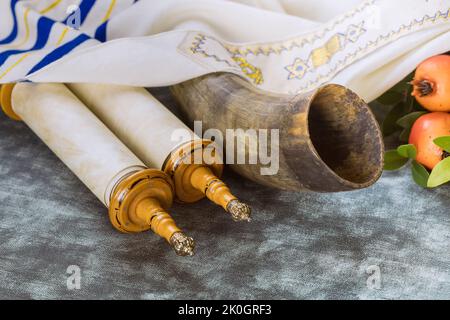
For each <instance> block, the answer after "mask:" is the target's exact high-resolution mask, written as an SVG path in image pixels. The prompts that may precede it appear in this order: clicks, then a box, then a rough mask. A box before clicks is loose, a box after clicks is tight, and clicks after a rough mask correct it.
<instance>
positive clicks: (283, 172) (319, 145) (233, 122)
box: [171, 73, 384, 192]
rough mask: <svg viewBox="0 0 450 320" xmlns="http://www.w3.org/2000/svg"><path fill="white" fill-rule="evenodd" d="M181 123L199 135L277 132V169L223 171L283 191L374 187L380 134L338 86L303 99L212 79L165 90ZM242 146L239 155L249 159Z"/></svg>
mask: <svg viewBox="0 0 450 320" xmlns="http://www.w3.org/2000/svg"><path fill="white" fill-rule="evenodd" d="M171 91H172V93H173V95H174V96H175V97H176V98H177V100H178V102H179V104H180V106H181V109H182V111H183V113H184V116H185V117H186V119H187V120H188V121H189V122H190V123H193V121H195V120H198V121H202V122H203V129H204V130H207V129H209V128H217V129H219V130H222V131H225V130H226V129H237V128H241V129H243V130H247V129H256V130H257V129H279V135H280V142H279V144H280V163H279V165H280V169H279V171H278V173H277V174H276V175H265V176H264V175H261V174H260V169H261V167H262V165H261V164H258V165H248V164H243V165H241V164H231V167H232V168H233V169H234V170H235V171H237V172H238V173H240V174H241V175H243V176H245V177H247V178H249V179H251V180H254V181H256V182H259V183H261V184H264V185H267V186H271V187H276V188H280V189H286V190H295V191H301V190H312V191H319V192H337V191H349V190H355V189H360V188H365V187H368V186H370V185H372V184H373V183H375V182H376V181H377V180H378V178H379V177H380V175H381V173H382V169H383V154H384V145H383V140H382V135H381V132H380V129H379V126H378V123H377V122H376V120H375V118H374V116H373V114H372V112H371V111H370V109H369V107H368V106H367V104H366V103H365V102H364V101H363V100H362V99H360V98H359V97H358V96H357V95H356V94H355V93H353V92H351V91H350V90H348V89H347V88H345V87H342V86H339V85H333V84H330V85H325V86H323V87H321V88H319V89H317V90H315V91H313V92H310V93H307V94H304V95H279V94H272V93H268V92H264V91H261V90H259V89H257V88H255V87H254V86H252V85H251V84H249V83H248V82H247V81H245V80H243V79H241V78H240V77H238V76H235V75H232V74H227V73H217V74H212V75H207V76H203V77H200V78H197V79H193V80H190V81H187V82H184V83H181V84H178V85H175V86H173V87H171ZM249 145H250V143H248V142H247V146H246V153H247V154H246V156H247V158H248V157H249V156H250V155H249V152H253V151H252V150H251V149H250V148H249V147H248V146H249Z"/></svg>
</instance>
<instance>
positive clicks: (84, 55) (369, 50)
mask: <svg viewBox="0 0 450 320" xmlns="http://www.w3.org/2000/svg"><path fill="white" fill-rule="evenodd" d="M4 2H5V3H1V4H0V18H2V19H1V20H0V26H1V29H0V40H1V39H2V38H4V37H6V36H7V34H8V33H9V31H10V29H11V26H12V20H11V18H9V17H8V14H9V13H8V11H9V9H8V8H9V4H7V3H6V2H8V1H4ZM54 2H55V0H40V1H39V0H35V1H31V0H30V1H20V3H19V7H20V8H19V9H20V10H18V11H20V12H18V13H17V14H18V16H19V17H20V16H21V14H22V15H23V13H24V11H25V8H26V7H27V6H29V7H30V8H32V12H31V13H29V19H30V21H32V23H30V25H33V23H37V21H38V19H39V17H40V15H42V14H39V11H42V10H43V9H45V8H48V6H49V5H51V4H52V3H54ZM57 2H59V3H58V5H57V6H56V7H55V8H54V9H53V10H49V11H48V12H45V13H44V15H46V16H48V17H50V18H51V19H53V20H56V21H62V20H63V19H64V17H65V16H66V15H67V11H66V10H65V8H67V7H68V6H69V5H70V4H73V3H75V4H81V3H82V0H78V1H73V0H59V1H57ZM133 2H134V1H132V0H122V1H121V0H117V1H114V0H102V1H97V3H96V4H95V6H94V7H93V9H92V10H91V11H90V12H89V14H88V15H87V18H86V19H85V21H84V22H83V24H82V26H81V29H80V31H83V32H84V33H86V34H88V35H90V36H91V37H94V34H96V33H97V32H96V31H97V30H98V26H99V25H100V24H101V22H102V19H105V16H108V13H111V19H110V21H109V22H108V25H107V28H106V30H107V39H108V41H107V42H106V43H100V42H99V41H97V40H95V39H88V40H87V41H84V42H82V43H81V44H80V45H79V46H77V47H75V48H74V49H73V50H72V51H70V52H69V53H67V54H66V55H64V56H62V57H61V58H60V59H59V60H56V61H55V62H53V63H51V64H49V65H46V66H45V67H43V68H41V69H39V70H37V71H36V72H33V73H31V74H28V73H29V71H30V70H32V68H33V67H35V66H36V64H38V63H39V62H40V61H42V59H43V58H44V57H45V56H46V55H48V54H49V53H50V52H52V51H53V50H55V48H58V45H56V43H57V42H58V39H60V38H61V33H62V32H64V29H65V28H66V27H65V25H64V24H63V23H59V22H58V23H56V24H55V25H54V26H53V27H52V30H51V33H50V38H49V40H48V43H47V44H46V46H45V47H44V48H43V49H39V50H34V51H33V52H32V53H31V54H30V55H29V56H28V57H26V59H23V61H19V60H20V57H22V56H23V55H24V54H25V53H21V54H14V55H12V56H10V57H9V58H8V59H7V60H6V62H5V63H4V64H3V65H1V67H0V83H5V82H12V81H18V80H25V79H26V80H30V81H35V82H90V83H94V82H97V83H114V84H124V85H134V86H165V85H171V84H175V83H178V82H181V81H185V80H188V79H191V78H194V77H198V76H200V75H204V74H207V73H211V72H218V71H226V72H233V73H235V74H238V75H240V76H242V77H244V78H246V79H248V80H249V81H250V82H251V83H253V84H254V85H255V86H257V87H260V88H262V89H265V90H269V91H273V92H280V93H297V92H304V91H308V90H312V89H314V88H317V87H318V86H320V85H323V84H325V83H339V84H343V85H346V86H348V87H349V88H351V89H352V90H354V91H355V92H357V93H358V94H359V95H360V96H362V97H363V98H364V99H366V100H367V101H371V100H373V99H374V98H376V97H378V96H379V95H381V94H382V93H383V92H385V91H386V90H387V89H389V88H390V87H391V86H393V85H394V84H395V83H397V82H398V81H400V80H401V79H402V78H403V77H405V76H406V75H407V74H409V73H410V72H411V71H412V70H413V69H414V68H415V67H416V66H417V64H418V63H420V61H422V60H424V59H426V58H427V57H429V56H432V55H435V54H440V53H444V52H447V51H450V32H449V31H450V16H449V15H450V0H339V1H336V0H296V1H294V0H228V1H227V0H140V1H138V2H137V3H135V4H132V3H133ZM80 8H81V6H80ZM111 8H112V10H111ZM19 19H20V18H19ZM22 24H24V23H22ZM19 29H20V22H19ZM24 29H26V28H23V27H22V31H23V30H24ZM31 29H32V30H33V28H31ZM80 31H78V30H72V29H71V30H69V31H68V32H67V35H66V37H65V40H64V41H62V42H61V43H60V44H59V46H62V45H64V44H66V43H68V42H70V41H71V40H73V39H75V38H76V37H79V36H80V34H81V33H80ZM33 37H36V35H35V34H34V33H33V31H31V35H29V40H28V42H27V43H25V44H23V46H24V47H27V45H28V47H31V46H32V44H33ZM21 38H22V39H25V38H26V31H23V32H22V33H21V34H20V35H19V36H18V37H17V39H16V40H15V43H20V41H21ZM97 38H98V37H97ZM9 45H10V44H9ZM4 50H5V48H4V45H2V44H1V42H0V56H1V52H3V51H4ZM40 65H41V66H42V65H45V64H42V63H41V64H40Z"/></svg>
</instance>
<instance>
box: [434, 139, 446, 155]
mask: <svg viewBox="0 0 450 320" xmlns="http://www.w3.org/2000/svg"><path fill="white" fill-rule="evenodd" d="M433 142H434V143H435V144H436V145H437V146H438V147H440V148H442V149H443V150H445V151H447V152H450V136H445V137H439V138H436V139H434V140H433Z"/></svg>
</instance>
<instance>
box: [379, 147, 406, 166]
mask: <svg viewBox="0 0 450 320" xmlns="http://www.w3.org/2000/svg"><path fill="white" fill-rule="evenodd" d="M407 162H408V158H405V157H402V156H401V155H399V154H398V152H397V150H389V151H386V153H385V154H384V170H388V171H391V170H397V169H400V168H401V167H403V166H404V165H405V164H406V163H407Z"/></svg>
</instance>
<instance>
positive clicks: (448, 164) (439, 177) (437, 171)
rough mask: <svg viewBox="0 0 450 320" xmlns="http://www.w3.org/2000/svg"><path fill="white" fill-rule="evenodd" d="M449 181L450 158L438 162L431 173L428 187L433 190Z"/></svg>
mask: <svg viewBox="0 0 450 320" xmlns="http://www.w3.org/2000/svg"><path fill="white" fill-rule="evenodd" d="M449 181H450V157H449V158H445V159H444V160H442V161H441V162H439V163H438V164H437V165H436V166H435V167H434V169H433V171H431V174H430V178H429V179H428V184H427V185H428V187H429V188H435V187H439V186H440V185H443V184H444V183H447V182H449Z"/></svg>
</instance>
